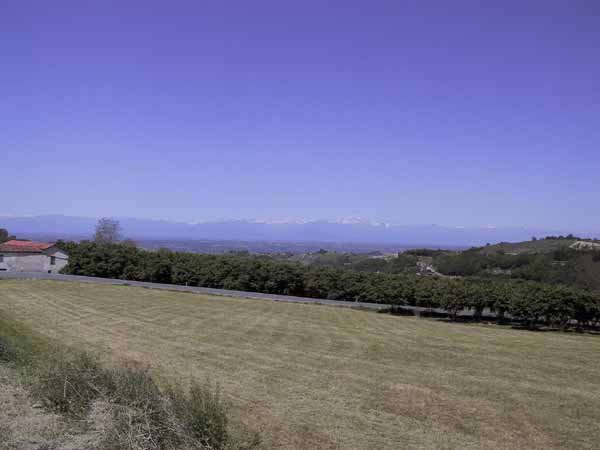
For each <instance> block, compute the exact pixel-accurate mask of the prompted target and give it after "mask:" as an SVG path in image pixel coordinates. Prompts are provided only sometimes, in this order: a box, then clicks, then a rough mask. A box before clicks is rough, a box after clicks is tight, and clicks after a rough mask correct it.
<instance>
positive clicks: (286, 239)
mask: <svg viewBox="0 0 600 450" xmlns="http://www.w3.org/2000/svg"><path fill="white" fill-rule="evenodd" d="M117 219H118V220H119V222H120V223H121V226H122V229H123V233H124V235H125V236H126V237H128V238H131V239H133V240H136V241H137V242H139V243H140V244H142V245H144V246H145V247H148V248H154V247H156V248H158V247H161V246H163V247H169V248H173V249H181V250H187V251H196V252H207V253H219V252H223V251H230V250H248V251H250V252H254V253H271V252H274V251H282V252H297V253H302V252H306V251H313V250H315V249H319V248H325V249H326V250H330V251H335V250H339V251H354V252H370V251H383V252H386V251H398V250H402V249H405V248H411V247H429V248H464V247H470V246H481V245H485V244H486V243H497V242H519V241H525V240H529V239H530V238H531V237H532V236H538V237H543V236H547V235H559V234H563V233H564V234H567V233H569V232H573V233H577V234H579V235H583V236H589V237H595V236H594V234H593V233H592V232H590V231H588V232H587V233H586V232H584V231H579V230H567V231H565V230H552V229H541V228H528V227H504V228H502V227H497V228H496V227H479V228H475V227H471V228H468V227H465V228H462V227H447V226H440V225H391V224H382V223H375V222H369V221H365V220H342V221H325V220H322V221H301V222H292V221H290V222H266V221H254V220H224V221H215V222H203V223H195V224H188V223H183V222H174V221H165V220H151V219H136V218H117ZM96 222H97V219H96V218H85V217H74V216H64V215H40V216H31V217H1V216H0V228H7V229H8V230H10V231H11V232H12V233H14V234H16V235H18V236H19V237H22V238H27V237H31V238H39V237H47V238H49V239H59V238H62V239H75V240H80V239H89V238H91V237H92V235H93V233H94V227H95V225H96ZM598 234H600V233H598Z"/></svg>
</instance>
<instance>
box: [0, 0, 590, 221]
mask: <svg viewBox="0 0 600 450" xmlns="http://www.w3.org/2000/svg"><path fill="white" fill-rule="evenodd" d="M535 3H537V4H538V6H535ZM484 4H485V5H484ZM450 5H452V6H450ZM0 57H1V66H0V67H1V70H0V149H1V160H0V161H1V162H0V164H1V165H2V168H3V169H4V170H2V175H1V177H2V183H1V184H0V186H2V199H3V200H2V202H0V215H2V214H11V215H21V214H45V213H63V214H68V215H84V216H100V215H111V216H129V217H151V218H162V219H172V220H183V221H193V220H198V219H215V218H283V217H295V218H300V217H306V218H337V217H342V216H363V217H368V218H373V219H379V220H387V221H390V222H393V223H402V224H415V223H437V224H442V225H486V224H494V225H499V226H503V225H530V226H546V227H550V226H551V227H561V228H569V227H576V228H577V229H580V228H586V227H587V228H594V229H597V228H598V225H600V200H599V199H600V3H599V2H594V1H567V0H565V1H562V2H553V1H550V0H548V1H545V2H528V1H518V2H480V1H472V2H448V1H439V2H427V1H410V2H404V1H389V2H378V1H356V0H344V1H332V2H324V1H295V2H287V1H281V0H277V1H275V0H273V1H260V0H256V1H254V0H253V1H246V0H244V1H189V2H178V1H160V2H155V1H148V0H144V1H123V2H100V1H98V2H97V1H80V0H77V1H70V2H64V1H60V0H55V1H48V2H45V1H22V0H14V1H10V0H9V1H5V2H2V12H1V14H0Z"/></svg>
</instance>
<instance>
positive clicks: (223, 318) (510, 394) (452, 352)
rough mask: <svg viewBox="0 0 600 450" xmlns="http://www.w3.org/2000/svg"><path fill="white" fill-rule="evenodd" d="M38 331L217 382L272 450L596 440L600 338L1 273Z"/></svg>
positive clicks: (2, 303)
mask: <svg viewBox="0 0 600 450" xmlns="http://www.w3.org/2000/svg"><path fill="white" fill-rule="evenodd" d="M0 315H10V316H11V317H14V318H16V319H17V320H19V321H22V322H23V323H25V324H27V325H28V326H30V327H32V328H34V329H35V330H37V331H38V332H39V333H42V334H44V335H46V336H48V337H51V338H55V339H58V340H59V341H63V342H67V343H70V344H76V345H77V344H81V345H82V346H83V347H85V349H92V350H97V351H99V352H100V353H101V354H102V355H103V357H104V359H105V361H106V362H107V363H109V364H110V363H113V362H117V361H119V360H120V359H122V358H127V359H133V360H138V361H140V362H142V363H145V364H149V365H150V366H151V367H153V368H154V370H156V371H157V372H160V373H161V375H167V376H172V377H173V378H182V379H186V378H187V379H189V377H194V378H198V379H199V380H204V379H206V378H207V377H210V379H211V380H213V381H218V382H219V383H220V384H221V386H222V388H223V390H224V391H225V393H226V395H227V396H228V398H229V399H230V401H231V402H233V403H234V404H235V406H236V411H240V417H239V418H237V420H239V421H240V422H241V423H243V424H245V425H248V426H249V427H251V428H255V429H261V430H262V432H263V433H262V434H263V436H264V439H265V444H268V445H269V446H270V447H272V448H281V449H286V450H287V449H290V450H300V449H307V450H308V449H311V450H316V449H344V450H345V449H355V450H365V449H381V450H383V449H411V450H414V449H430V450H434V449H435V450H438V449H461V450H462V449H527V450H531V449H545V450H548V449H569V450H571V449H590V450H591V449H597V448H598V442H600V377H598V374H599V373H600V358H598V355H600V337H597V336H589V335H575V334H559V333H535V332H528V331H517V330H511V329H508V328H499V327H495V326H484V325H460V324H447V323H442V322H435V321H430V320H425V319H415V318H405V317H392V316H388V315H382V314H376V313H367V312H361V311H353V310H349V309H343V308H336V307H326V306H316V305H298V304H286V303H277V302H267V301H259V300H242V299H228V298H220V297H208V296H200V295H194V294H185V293H174V292H173V293H172V292H165V291H153V290H148V289H143V288H135V287H126V286H104V285H92V284H84V283H82V284H79V283H66V282H57V281H22V280H2V281H0Z"/></svg>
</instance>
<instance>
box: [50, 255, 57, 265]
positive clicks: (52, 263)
mask: <svg viewBox="0 0 600 450" xmlns="http://www.w3.org/2000/svg"><path fill="white" fill-rule="evenodd" d="M50 265H51V266H55V265H56V256H51V257H50Z"/></svg>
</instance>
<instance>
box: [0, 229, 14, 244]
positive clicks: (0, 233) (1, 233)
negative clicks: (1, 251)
mask: <svg viewBox="0 0 600 450" xmlns="http://www.w3.org/2000/svg"><path fill="white" fill-rule="evenodd" d="M14 238H15V237H14V236H11V235H10V234H8V230H7V229H6V228H0V244H1V243H2V242H6V241H10V240H11V239H14Z"/></svg>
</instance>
